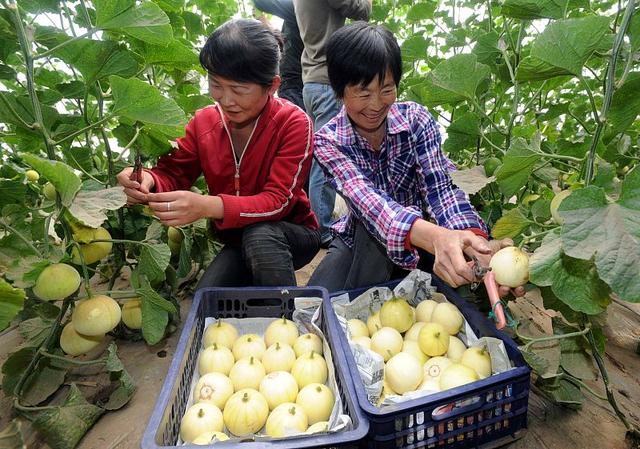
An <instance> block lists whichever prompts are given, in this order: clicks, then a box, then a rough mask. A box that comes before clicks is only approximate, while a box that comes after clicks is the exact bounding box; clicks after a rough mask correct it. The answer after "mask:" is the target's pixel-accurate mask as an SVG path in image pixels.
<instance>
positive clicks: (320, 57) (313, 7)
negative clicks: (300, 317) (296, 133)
mask: <svg viewBox="0 0 640 449" xmlns="http://www.w3.org/2000/svg"><path fill="white" fill-rule="evenodd" d="M371 2H372V0H293V4H294V7H295V15H296V20H297V23H298V28H299V30H300V37H301V38H302V42H303V43H304V50H303V51H302V81H303V84H304V87H303V89H302V97H303V99H304V106H305V110H306V111H307V114H309V116H310V117H311V120H313V127H314V129H315V130H316V131H317V130H319V129H320V128H322V127H323V126H324V125H325V123H327V122H328V121H329V120H330V119H332V118H333V117H334V116H335V115H336V114H337V113H338V111H339V110H340V107H341V104H340V102H339V101H338V99H337V97H336V96H335V94H334V92H333V90H332V89H331V85H330V84H329V75H328V74H327V58H326V50H325V47H326V43H327V41H328V40H329V38H330V37H331V35H332V34H333V33H334V32H335V31H336V30H338V29H339V28H341V27H342V26H343V25H344V23H345V20H346V19H354V20H369V15H370V14H371V7H372V5H371ZM335 198H336V191H335V190H334V189H333V187H331V185H329V183H328V182H326V180H325V175H324V172H323V171H322V168H321V167H320V166H319V165H318V162H317V161H316V160H315V159H314V160H313V163H312V165H311V174H310V176H309V199H310V200H311V209H312V210H313V212H314V213H315V214H316V217H317V218H318V222H319V223H320V233H321V245H322V246H323V247H325V248H326V247H328V246H329V243H330V242H331V238H332V237H331V231H330V228H331V224H332V219H331V213H332V212H333V206H334V203H335Z"/></svg>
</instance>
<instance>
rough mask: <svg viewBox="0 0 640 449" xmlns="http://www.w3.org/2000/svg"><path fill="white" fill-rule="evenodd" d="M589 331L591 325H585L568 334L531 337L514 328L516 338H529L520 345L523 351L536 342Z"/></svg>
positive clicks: (584, 333) (560, 338)
mask: <svg viewBox="0 0 640 449" xmlns="http://www.w3.org/2000/svg"><path fill="white" fill-rule="evenodd" d="M589 331H591V326H588V327H585V328H584V329H583V330H581V331H576V332H570V333H568V334H559V335H549V336H547V337H538V338H533V337H528V336H526V335H522V334H520V333H518V330H517V329H516V335H518V338H520V339H522V340H529V341H528V342H527V343H525V345H524V346H523V347H522V350H523V351H527V350H528V349H529V348H530V347H531V346H532V345H534V344H537V343H543V342H545V341H554V340H562V339H563V338H571V337H578V336H580V335H586V334H587V333H588V332H589Z"/></svg>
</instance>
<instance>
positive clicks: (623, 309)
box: [0, 252, 640, 449]
mask: <svg viewBox="0 0 640 449" xmlns="http://www.w3.org/2000/svg"><path fill="white" fill-rule="evenodd" d="M323 255H324V252H321V253H320V254H319V255H318V256H317V257H316V259H314V260H313V261H312V262H311V263H310V264H309V265H308V266H306V267H304V268H303V269H302V270H300V271H299V272H298V281H299V284H300V285H304V284H305V283H306V281H307V280H308V279H309V275H310V273H311V272H312V271H313V269H314V268H315V266H317V264H318V262H319V261H320V260H321V257H322V256H323ZM190 304H191V301H190V300H185V301H183V302H182V307H181V309H182V310H181V314H182V317H183V318H184V317H185V316H186V314H187V311H188V310H189V306H190ZM513 310H514V312H515V313H516V314H517V315H518V316H519V318H520V319H521V320H525V319H527V317H528V318H531V320H530V322H531V323H534V325H535V326H533V327H531V329H534V328H535V329H538V330H539V331H540V330H542V331H543V330H544V329H545V328H546V327H548V320H549V319H550V317H549V316H548V315H547V314H546V312H544V311H543V310H542V309H541V308H540V306H539V301H538V300H536V298H535V297H527V298H526V299H524V300H520V301H518V303H517V304H516V305H514V307H513ZM607 322H608V325H607V327H606V332H605V334H606V337H607V352H606V360H605V362H606V364H607V369H608V372H609V376H610V380H611V384H612V385H613V387H614V391H615V395H616V398H617V400H618V403H619V405H620V407H621V409H622V410H623V412H624V413H625V414H626V415H627V416H628V418H629V420H630V421H631V422H632V423H634V424H635V425H636V426H638V425H640V408H639V407H638V403H640V377H639V376H638V373H640V355H638V354H637V353H636V347H637V345H638V342H639V341H640V305H630V304H620V303H618V302H614V303H613V304H611V306H610V307H609V312H608V318H607ZM181 330H182V329H177V330H176V332H174V333H173V334H172V335H171V336H170V337H169V338H167V339H165V340H163V341H162V342H161V343H159V344H158V345H156V346H153V347H149V346H147V345H145V344H144V343H142V342H125V341H123V342H120V341H119V342H118V348H119V350H118V354H119V356H120V358H121V359H122V361H123V362H124V364H125V366H126V368H127V370H128V371H129V373H130V374H131V375H132V376H133V378H134V379H135V381H136V383H137V385H138V391H137V392H136V394H135V395H134V397H133V399H132V400H131V402H130V403H129V404H128V405H127V406H126V407H124V408H123V409H121V410H119V411H117V412H115V413H108V414H107V415H105V416H103V417H102V418H101V419H100V420H99V421H98V422H97V424H96V425H95V426H94V427H93V428H92V429H91V430H90V431H89V433H88V434H87V435H86V436H85V437H84V439H83V440H82V441H81V443H80V445H79V446H78V447H79V449H138V448H140V442H141V438H142V434H143V432H144V429H145V427H146V425H147V422H148V420H149V417H150V415H151V412H152V411H153V408H154V406H155V401H156V398H157V395H158V392H159V391H160V389H161V387H162V384H163V382H164V379H165V376H166V374H167V370H168V367H169V365H170V363H171V359H172V357H173V355H174V352H175V347H176V344H177V341H178V338H179V335H180V332H181ZM19 343H20V337H19V335H18V333H17V331H16V329H9V330H7V331H5V332H3V333H2V334H0V364H1V363H3V362H4V359H5V358H6V357H7V355H8V353H10V352H11V351H12V349H13V348H15V347H16V346H17V345H18V344H19ZM590 385H591V386H592V387H593V388H594V389H595V390H597V391H599V392H603V389H602V383H601V382H593V383H590ZM85 387H88V388H90V387H91V385H90V384H88V385H85ZM10 404H11V403H10V401H9V400H8V399H7V398H5V397H4V396H3V395H2V393H1V392H0V429H2V428H4V426H5V425H6V424H7V422H8V421H9V420H10V419H11V418H12V414H11V407H10ZM26 430H27V433H28V434H29V440H28V442H27V447H28V448H34V449H47V448H48V446H47V445H45V444H43V443H42V442H40V441H39V440H38V438H37V436H36V435H35V434H34V433H33V432H31V431H30V430H29V429H28V427H27V429H26ZM508 447H509V448H510V449H525V448H526V449H529V448H535V449H623V448H627V447H629V446H628V444H627V443H626V442H625V429H624V426H623V425H622V424H621V423H620V421H619V420H618V419H617V418H616V417H615V415H614V413H613V411H612V410H611V408H610V406H609V404H608V403H607V402H604V401H602V400H600V399H597V398H594V397H592V396H587V397H586V399H585V401H584V405H583V407H582V409H581V410H579V411H574V410H569V409H566V408H562V407H559V406H556V405H554V404H552V403H551V402H550V401H549V400H547V399H546V398H545V397H544V396H542V395H541V394H540V392H539V391H537V390H536V388H534V387H533V388H532V390H531V395H530V398H529V428H528V431H527V432H526V434H525V435H524V437H523V438H521V439H520V440H518V441H516V442H514V443H512V444H511V445H509V446H508Z"/></svg>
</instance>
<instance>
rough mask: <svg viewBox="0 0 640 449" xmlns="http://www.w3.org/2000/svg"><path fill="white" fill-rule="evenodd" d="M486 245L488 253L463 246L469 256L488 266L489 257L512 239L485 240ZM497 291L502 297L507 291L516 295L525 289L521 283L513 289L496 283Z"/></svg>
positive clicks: (521, 294) (483, 265) (521, 293)
mask: <svg viewBox="0 0 640 449" xmlns="http://www.w3.org/2000/svg"><path fill="white" fill-rule="evenodd" d="M487 246H489V248H491V253H490V254H482V253H479V252H477V251H475V250H474V249H473V248H472V247H467V248H465V250H464V252H465V254H466V255H467V256H469V257H473V256H475V257H477V258H478V261H479V262H480V265H481V266H482V267H489V262H491V258H492V257H493V255H494V254H495V253H497V252H498V251H500V250H501V249H502V248H506V247H507V246H513V240H511V239H502V240H489V241H487ZM498 293H499V294H500V297H501V298H504V297H505V296H507V295H508V294H509V293H513V296H516V297H518V296H524V294H525V289H524V286H523V285H520V286H518V287H515V288H513V289H512V288H509V287H507V286H504V285H498Z"/></svg>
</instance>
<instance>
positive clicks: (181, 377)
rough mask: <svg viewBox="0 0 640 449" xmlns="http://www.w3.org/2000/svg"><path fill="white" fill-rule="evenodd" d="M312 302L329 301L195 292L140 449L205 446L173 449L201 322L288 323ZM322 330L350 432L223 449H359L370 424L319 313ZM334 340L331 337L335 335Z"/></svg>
mask: <svg viewBox="0 0 640 449" xmlns="http://www.w3.org/2000/svg"><path fill="white" fill-rule="evenodd" d="M297 297H309V298H311V297H315V298H323V299H325V300H328V297H329V296H328V293H327V291H326V290H325V289H323V288H297V287H282V288H280V287H270V288H268V287H252V288H205V289H200V290H198V291H197V292H196V295H195V298H194V300H193V304H192V306H191V310H190V311H189V315H188V317H187V320H186V321H185V323H184V328H183V330H182V334H181V335H180V340H179V341H178V346H177V348H176V352H175V355H174V356H173V360H172V362H171V366H170V367H169V372H168V373H167V377H166V379H165V381H164V385H163V386H162V390H161V391H160V395H159V396H158V400H157V402H156V406H155V408H154V410H153V413H152V415H151V418H150V419H149V423H148V425H147V428H146V430H145V432H144V435H143V437H142V449H168V448H178V447H179V448H181V449H182V448H187V449H195V448H201V447H204V446H197V445H186V446H177V441H178V435H179V431H180V420H181V418H182V416H183V415H184V412H185V409H186V406H187V403H188V401H189V392H190V387H191V380H192V378H193V374H194V371H195V369H196V365H197V358H198V354H199V351H200V342H201V340H202V334H203V332H204V328H205V319H206V318H208V317H215V318H232V317H233V318H247V317H273V318H278V317H281V316H283V315H284V316H286V317H287V318H289V319H291V316H292V314H293V311H294V308H295V305H294V298H297ZM321 313H322V318H321V329H322V331H323V333H324V335H325V338H326V339H327V342H328V344H329V348H330V349H331V354H332V356H333V362H334V365H335V374H336V376H335V377H336V382H337V384H338V390H339V393H340V397H341V398H342V403H343V407H344V412H345V413H346V414H348V415H349V416H350V417H351V420H352V422H353V428H352V429H351V430H345V431H342V432H336V433H325V434H321V435H314V436H306V437H302V438H289V439H286V440H279V441H270V442H265V441H260V442H251V441H243V442H242V443H237V442H227V441H225V442H219V443H215V447H218V446H219V445H221V447H225V448H242V449H258V448H261V449H269V448H273V449H288V448H290V449H298V448H359V447H362V442H363V440H364V438H365V437H366V435H367V432H368V430H369V423H368V421H367V419H366V418H365V416H364V414H363V412H362V410H361V409H360V407H358V405H357V402H356V400H355V393H354V386H353V381H352V379H351V377H350V375H349V372H348V369H347V362H346V359H345V355H344V352H343V351H342V350H341V348H342V346H341V345H340V342H339V341H337V340H336V339H335V337H333V336H332V335H330V333H329V331H328V320H327V319H326V317H325V316H324V310H323V309H322V308H321ZM334 335H335V334H334Z"/></svg>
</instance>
